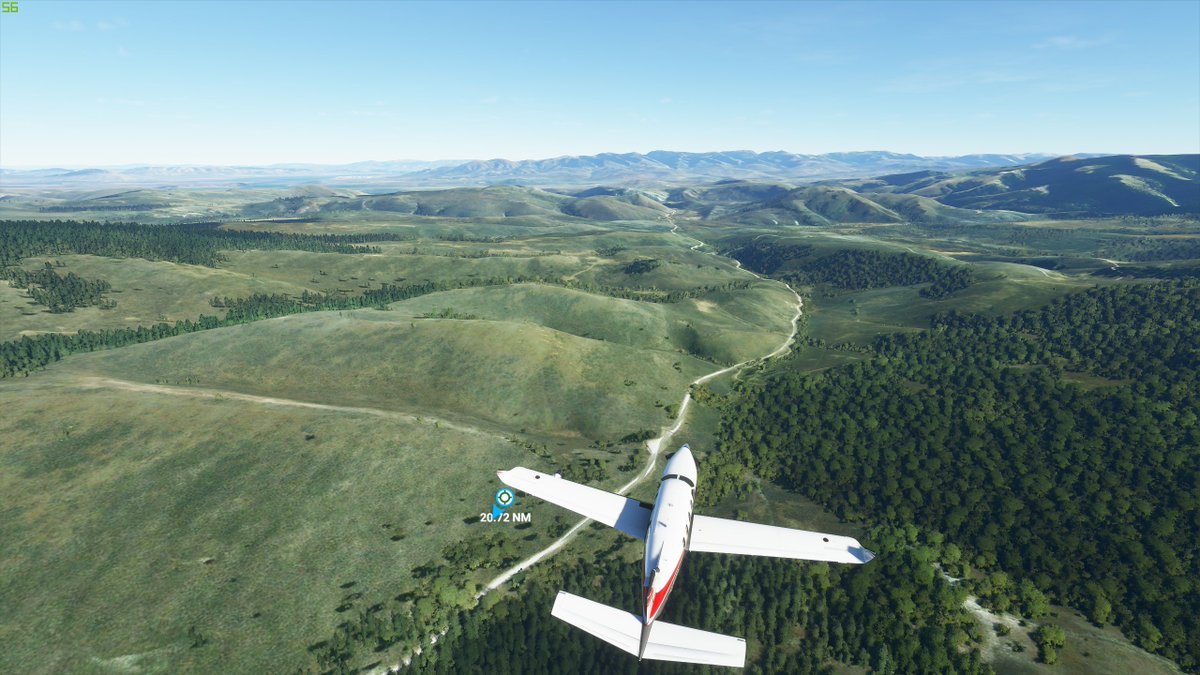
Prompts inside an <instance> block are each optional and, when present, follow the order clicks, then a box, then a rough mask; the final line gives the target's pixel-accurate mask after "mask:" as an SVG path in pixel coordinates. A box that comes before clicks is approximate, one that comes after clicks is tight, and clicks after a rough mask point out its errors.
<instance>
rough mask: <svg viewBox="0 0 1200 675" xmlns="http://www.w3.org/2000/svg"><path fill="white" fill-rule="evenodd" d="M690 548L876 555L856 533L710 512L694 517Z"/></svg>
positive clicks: (837, 557) (842, 557)
mask: <svg viewBox="0 0 1200 675" xmlns="http://www.w3.org/2000/svg"><path fill="white" fill-rule="evenodd" d="M688 550H689V551H703V552H707V553H739V554H742V555H761V556H768V557H773V558H796V559H798V560H824V561H827V562H840V563H856V564H861V563H865V562H869V561H870V560H871V559H872V558H874V557H875V554H874V553H871V552H870V551H868V550H867V549H865V548H863V546H862V544H860V543H858V540H857V539H855V538H853V537H841V536H838V535H836V534H825V533H822V532H809V531H808V530H793V529H791V528H788V527H775V526H773V525H761V524H759V523H745V522H742V521H740V520H728V519H725V518H711V517H709V516H694V517H693V518H692V539H691V541H689V542H688Z"/></svg>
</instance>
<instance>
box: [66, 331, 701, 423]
mask: <svg viewBox="0 0 1200 675" xmlns="http://www.w3.org/2000/svg"><path fill="white" fill-rule="evenodd" d="M677 362H678V363H679V364H680V367H679V369H678V370H677V369H675V368H674V367H673V364H675V363H677ZM70 365H71V367H72V368H73V369H74V370H76V371H77V372H81V373H89V374H93V375H96V376H102V377H113V378H118V379H122V380H133V381H137V382H147V383H153V382H155V381H156V380H169V381H171V382H176V381H193V382H194V381H198V382H199V383H200V384H201V386H203V387H211V388H216V389H228V390H232V391H237V392H242V393H248V394H257V395H262V396H276V397H281V398H288V399H297V400H302V401H310V402H315V403H332V404H337V405H346V406H365V407H372V408H380V409H384V410H393V411H401V412H411V413H414V414H418V415H422V414H423V415H436V416H441V417H448V418H450V419H461V420H464V421H465V423H467V424H471V425H478V424H482V425H483V426H485V427H486V428H494V429H500V430H517V429H528V430H529V431H530V432H531V433H542V434H548V435H556V436H562V437H586V438H591V439H604V440H616V439H619V438H621V437H622V436H625V435H626V434H629V433H631V432H634V431H640V430H642V429H657V428H658V427H659V426H662V425H663V424H665V423H666V422H667V416H666V414H665V413H664V412H663V410H661V409H658V408H654V407H653V406H649V405H647V403H648V402H653V401H654V400H656V399H660V398H661V399H663V400H664V401H667V402H674V401H675V399H676V398H677V397H678V396H679V393H680V392H682V391H683V390H684V389H685V388H686V383H687V382H688V381H690V380H691V379H693V378H695V377H697V376H698V375H700V374H702V373H703V372H707V371H708V370H712V367H711V366H710V365H708V364H705V363H703V362H701V361H698V360H697V359H695V358H691V357H688V356H685V355H683V354H679V353H671V352H659V351H649V350H645V349H637V348H633V347H628V346H625V345H621V344H615V343H610V342H601V341H598V340H589V339H586V338H580V337H576V336H574V335H570V334H567V333H562V332H559V331H555V330H553V329H550V328H544V327H541V326H537V325H533V324H525V323H515V322H500V321H478V320H453V319H450V320H417V321H414V320H411V319H410V317H409V316H408V315H401V314H399V313H395V312H379V311H375V310H363V311H357V312H317V313H312V314H304V315H295V316H288V317H283V318H280V319H272V320H268V321H260V322H256V323H251V324H246V325H241V326H232V327H229V328H221V329H217V330H211V331H205V332H203V333H195V334H192V335H186V336H181V337H179V338H172V339H168V340H161V341H158V342H153V343H147V344H142V345H137V346H132V347H127V348H123V349H120V350H115V351H111V352H103V353H95V354H87V355H80V356H77V357H72V359H71V363H70ZM626 382H631V383H630V384H628V385H627V384H625V383H626ZM667 392H669V395H668V393H667Z"/></svg>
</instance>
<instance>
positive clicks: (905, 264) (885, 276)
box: [725, 241, 975, 299]
mask: <svg viewBox="0 0 1200 675" xmlns="http://www.w3.org/2000/svg"><path fill="white" fill-rule="evenodd" d="M725 255H729V256H731V257H733V258H736V259H737V260H738V261H739V262H741V263H742V265H744V266H745V267H746V268H747V269H749V270H751V271H754V272H758V273H760V274H767V275H770V276H774V277H777V278H780V279H783V280H785V281H788V282H789V283H798V284H801V285H807V284H824V285H826V286H830V287H832V288H837V289H842V290H851V291H862V290H869V289H872V288H887V287H890V286H913V285H916V284H929V286H927V287H926V288H923V289H921V291H920V293H921V295H922V296H923V297H927V298H933V299H941V298H944V297H946V296H948V295H950V294H951V293H954V292H956V291H960V290H962V289H964V288H967V287H968V286H970V285H971V284H972V283H974V282H975V274H974V273H973V272H972V271H971V269H970V268H969V267H967V266H965V265H954V264H950V263H947V262H944V261H940V260H936V259H934V258H931V257H928V256H923V255H916V254H912V253H888V252H884V251H873V250H867V249H842V250H839V251H836V252H834V253H829V254H826V253H821V252H819V251H817V249H816V248H814V247H813V246H809V245H807V244H781V243H777V242H771V241H751V242H749V243H746V244H742V245H740V246H737V247H736V248H733V249H732V250H729V251H727V252H726V253H725Z"/></svg>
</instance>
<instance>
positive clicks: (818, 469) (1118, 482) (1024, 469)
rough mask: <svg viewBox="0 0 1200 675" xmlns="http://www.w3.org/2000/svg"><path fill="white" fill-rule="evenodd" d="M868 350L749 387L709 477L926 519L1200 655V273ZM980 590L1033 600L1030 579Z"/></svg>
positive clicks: (949, 535)
mask: <svg viewBox="0 0 1200 675" xmlns="http://www.w3.org/2000/svg"><path fill="white" fill-rule="evenodd" d="M874 352H875V356H874V358H872V359H870V360H869V361H866V362H863V363H857V364H853V365H849V366H844V367H841V368H837V369H833V370H830V371H827V372H825V373H823V374H819V375H812V376H801V375H797V374H793V373H788V372H786V370H785V369H784V370H780V371H778V372H776V373H775V374H773V375H771V376H769V377H768V378H766V380H765V381H763V382H761V383H759V384H755V385H746V386H743V387H742V389H741V390H740V391H739V393H738V396H737V397H736V399H735V400H736V403H734V404H733V405H731V406H730V408H729V410H728V411H727V415H726V418H725V421H724V425H723V427H722V432H721V443H720V447H721V450H720V452H719V453H718V454H717V456H716V457H714V458H712V459H711V460H710V462H709V465H708V466H706V467H705V469H704V470H705V473H706V475H708V476H714V475H718V476H721V479H720V480H718V481H717V485H715V486H713V487H715V488H717V489H720V490H724V491H736V490H737V486H738V484H739V482H740V481H744V480H745V479H746V475H747V473H748V472H753V473H755V474H757V475H759V476H762V477H764V478H768V479H773V480H778V481H780V482H782V483H784V484H786V485H788V486H790V487H792V488H793V489H795V490H796V491H797V492H799V493H801V494H804V495H806V496H808V497H810V498H813V499H815V500H817V501H818V502H820V503H822V504H824V505H826V506H828V507H829V508H831V509H833V510H834V511H835V512H836V513H838V514H839V515H841V516H843V517H845V518H848V519H852V520H867V521H870V522H882V523H890V524H893V525H903V524H910V523H911V524H916V525H918V526H920V527H921V528H923V529H927V530H930V531H934V532H937V533H939V534H941V535H944V536H945V537H946V539H947V541H949V542H953V543H955V544H956V545H958V546H961V547H962V551H963V560H964V562H966V563H967V564H968V565H969V566H970V568H972V569H974V570H976V571H978V572H983V573H991V572H994V571H1003V572H1005V573H1006V574H1007V575H1008V577H1010V578H1012V579H1015V580H1022V581H1026V582H1032V584H1033V585H1034V587H1036V589H1038V590H1039V591H1041V592H1044V593H1045V594H1046V595H1048V596H1049V598H1050V599H1051V600H1053V601H1055V602H1058V603H1062V604H1066V605H1070V606H1072V607H1079V608H1081V609H1083V610H1085V611H1086V612H1087V614H1088V616H1089V618H1090V619H1091V620H1093V621H1094V622H1096V623H1099V624H1103V623H1115V624H1116V625H1118V626H1120V627H1121V628H1122V629H1123V630H1124V631H1125V633H1126V634H1127V635H1129V636H1130V637H1131V638H1132V639H1133V640H1134V641H1135V642H1136V643H1137V644H1139V645H1140V646H1142V647H1144V648H1146V649H1148V650H1151V651H1155V652H1158V653H1161V654H1163V655H1165V656H1168V657H1170V658H1172V659H1174V660H1176V662H1178V663H1179V664H1180V665H1181V666H1182V667H1184V668H1185V669H1188V670H1192V671H1195V670H1196V669H1197V668H1198V667H1200V620H1198V618H1197V617H1200V546H1198V545H1197V541H1198V540H1200V423H1198V422H1200V419H1198V417H1197V415H1198V413H1200V283H1196V282H1195V281H1177V282H1158V283H1150V284H1142V285H1127V286H1117V287H1110V288H1102V289H1095V290H1091V291H1088V292H1084V293H1081V294H1077V295H1073V296H1068V297H1066V298H1064V299H1062V300H1060V301H1058V302H1055V303H1053V304H1052V305H1050V306H1048V307H1046V308H1044V309H1041V310H1035V311H1025V312H1020V313H1017V314H1016V315H1014V316H1011V317H1002V318H985V317H980V316H973V315H968V316H964V315H958V314H947V315H943V316H940V317H938V318H936V319H935V321H934V324H933V328H932V329H931V330H929V331H926V332H923V333H919V334H911V335H896V336H890V337H885V338H882V339H880V340H878V342H877V343H876V345H875V347H874ZM710 489H711V488H710ZM984 590H986V591H988V592H987V593H984V595H985V596H991V597H992V598H993V604H994V605H996V606H997V608H998V609H1010V608H1012V609H1017V610H1019V611H1020V610H1024V611H1027V610H1028V609H1029V608H1028V607H1026V606H1025V605H1027V604H1030V601H1028V600H1027V601H1022V600H1021V598H1020V594H1019V593H1018V590H1019V586H1018V584H1013V585H1012V586H1011V593H1004V592H992V591H995V590H996V589H992V588H990V587H989V588H986V589H984Z"/></svg>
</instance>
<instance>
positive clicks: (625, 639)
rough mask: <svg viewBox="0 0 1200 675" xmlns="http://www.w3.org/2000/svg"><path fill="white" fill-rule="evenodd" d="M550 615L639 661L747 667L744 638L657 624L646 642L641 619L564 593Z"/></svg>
mask: <svg viewBox="0 0 1200 675" xmlns="http://www.w3.org/2000/svg"><path fill="white" fill-rule="evenodd" d="M550 613H551V614H552V615H554V616H555V617H557V618H559V619H562V620H563V621H566V622H567V623H569V624H571V625H572V626H575V627H576V628H580V629H582V630H584V631H586V632H588V633H591V634H592V635H594V636H596V637H598V638H600V639H601V640H604V641H605V642H607V643H609V644H611V645H614V646H615V647H617V648H619V649H621V650H623V651H626V652H629V653H630V654H633V655H634V656H637V657H638V658H642V659H657V660H659V661H681V662H683V663H703V664H707V665H712V666H732V667H734V668H741V667H743V666H744V665H745V663H746V641H745V640H743V639H742V638H736V637H732V636H729V635H720V634H718V633H710V632H708V631H703V630H697V629H695V628H687V627H685V626H677V625H675V624H671V623H666V622H663V621H654V622H652V623H651V624H650V625H649V627H648V628H649V635H648V636H645V639H644V641H643V635H642V633H643V630H642V629H643V625H642V618H641V617H639V616H638V615H636V614H632V613H630V612H626V611H622V610H620V609H617V608H616V607H609V606H608V605H604V604H601V603H599V602H595V601H594V600H588V599H587V598H581V597H579V596H578V595H571V594H570V593H567V592H565V591H559V592H558V597H557V598H555V600H554V609H553V610H551V611H550ZM643 644H644V648H643ZM639 651H641V653H639Z"/></svg>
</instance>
